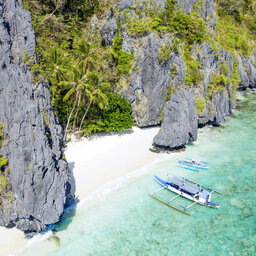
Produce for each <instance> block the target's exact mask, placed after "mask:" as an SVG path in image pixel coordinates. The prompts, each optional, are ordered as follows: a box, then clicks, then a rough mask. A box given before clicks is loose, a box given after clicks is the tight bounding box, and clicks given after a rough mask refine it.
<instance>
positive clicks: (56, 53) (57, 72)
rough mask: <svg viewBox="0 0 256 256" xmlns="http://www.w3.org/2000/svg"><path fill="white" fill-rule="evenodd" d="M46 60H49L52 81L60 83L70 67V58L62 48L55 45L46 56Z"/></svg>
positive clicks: (49, 74)
mask: <svg viewBox="0 0 256 256" xmlns="http://www.w3.org/2000/svg"><path fill="white" fill-rule="evenodd" d="M46 61H47V62H48V65H47V66H48V70H47V71H48V76H49V79H50V81H51V83H52V84H58V83H60V82H61V81H62V80H63V79H64V77H65V73H66V71H67V70H68V69H69V68H70V65H69V63H70V58H68V57H66V56H65V54H64V53H63V51H62V50H61V49H58V48H56V47H54V48H52V49H51V50H50V51H49V55H48V56H46Z"/></svg>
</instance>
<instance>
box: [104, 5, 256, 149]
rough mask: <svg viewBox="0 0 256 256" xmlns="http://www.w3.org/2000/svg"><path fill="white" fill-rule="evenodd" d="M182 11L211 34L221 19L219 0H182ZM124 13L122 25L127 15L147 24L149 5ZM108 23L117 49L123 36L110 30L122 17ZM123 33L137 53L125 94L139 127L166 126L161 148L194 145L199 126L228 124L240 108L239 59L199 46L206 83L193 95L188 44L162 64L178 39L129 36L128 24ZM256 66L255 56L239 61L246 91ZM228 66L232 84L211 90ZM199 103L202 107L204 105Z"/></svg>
mask: <svg viewBox="0 0 256 256" xmlns="http://www.w3.org/2000/svg"><path fill="white" fill-rule="evenodd" d="M150 2H151V4H152V3H153V4H155V5H156V6H157V7H158V8H164V6H165V0H154V1H150ZM138 3H139V5H138ZM146 3H149V1H146ZM179 6H180V7H181V9H182V11H183V12H184V13H187V14H190V13H192V12H193V11H196V12H197V13H198V14H199V15H200V16H201V18H202V19H203V20H204V21H205V22H206V25H207V29H208V30H209V31H212V30H213V29H214V25H215V24H216V22H217V16H216V12H215V7H214V1H213V0H203V1H198V0H192V1H191V0H177V5H176V7H177V8H178V7H179ZM117 8H118V7H117ZM138 8H139V10H138ZM118 9H119V11H120V12H121V13H120V15H119V19H120V22H121V23H122V22H123V23H124V24H125V22H126V20H125V16H127V15H128V16H129V15H130V17H136V18H138V17H139V16H140V17H142V19H143V18H144V17H146V14H145V9H146V7H145V1H136V0H122V1H121V2H120V3H119V8H118ZM138 13H139V15H138ZM103 24H104V25H103V26H102V31H104V33H103V32H102V33H101V34H102V37H103V40H104V42H105V43H107V44H109V45H110V46H111V44H112V41H113V39H114V38H115V36H117V31H116V30H115V33H113V31H112V30H111V29H110V27H111V26H112V27H114V28H116V27H117V17H116V15H115V14H114V13H112V12H111V15H110V14H109V15H108V17H107V19H105V20H104V21H103ZM113 24H115V26H113ZM128 27H129V26H128ZM106 28H108V29H106ZM108 30H109V31H110V32H109V33H108V32H107V31H108ZM120 34H121V36H122V40H123V41H122V49H123V51H125V52H127V53H131V52H132V51H134V66H133V69H132V70H131V71H130V78H129V83H128V86H124V88H123V94H124V96H125V97H126V98H127V99H128V100H129V101H130V102H131V104H132V108H133V117H134V120H135V122H136V124H137V125H138V126H140V127H147V126H152V125H161V131H160V132H159V134H158V135H157V136H156V137H155V139H154V144H155V145H156V146H159V147H164V148H166V147H168V148H169V149H174V148H177V147H180V146H183V145H185V144H186V143H188V142H189V141H193V140H196V138H197V128H195V127H198V126H203V125H206V124H207V123H209V122H213V121H214V122H223V121H225V120H226V118H227V117H228V116H229V115H230V113H231V110H232V108H233V107H235V102H234V100H233V99H234V95H233V94H234V88H233V87H234V86H233V84H232V82H231V80H232V79H231V77H232V75H233V74H234V72H235V68H234V61H233V57H232V55H231V54H230V53H229V52H227V51H225V50H224V49H214V48H213V47H211V46H210V45H209V44H207V43H205V42H204V43H202V44H201V45H199V44H194V46H193V47H192V50H191V56H192V58H193V60H194V61H197V62H198V64H199V71H198V73H199V74H200V77H201V78H200V79H201V81H200V82H199V83H198V84H196V85H193V86H192V87H191V88H190V89H191V90H189V92H188V90H187V88H188V87H189V86H190V85H187V84H186V76H187V75H188V67H187V64H186V59H185V57H184V45H180V47H179V48H178V49H175V50H174V48H175V47H172V50H171V53H170V54H169V56H167V58H166V59H165V60H161V59H159V54H160V52H161V49H162V48H163V47H165V46H166V45H168V44H170V45H172V44H174V38H173V37H171V36H168V35H163V34H161V35H159V34H158V33H156V32H154V31H153V32H152V31H151V32H145V33H143V34H140V35H132V34H129V33H128V31H127V26H126V25H124V26H121V29H120ZM109 38H110V39H109ZM109 42H111V43H109ZM255 61H256V59H255V56H251V57H250V59H245V58H244V57H238V60H237V62H238V71H239V75H240V77H241V84H240V88H241V89H245V88H247V87H248V86H249V87H255V86H256V70H255V68H256V62H255ZM222 65H225V66H226V69H227V71H226V74H225V77H226V78H227V79H228V81H229V82H228V84H227V85H226V86H225V88H222V89H219V90H217V91H215V90H213V89H212V88H213V87H212V85H211V84H212V83H213V81H212V77H213V76H218V75H220V74H221V72H222V71H221V69H222ZM168 95H169V96H168ZM170 95H171V97H170ZM189 97H191V99H190V100H189ZM199 104H201V106H198V105H199ZM195 105H197V110H198V111H197V112H198V114H197V115H195V113H194V110H195ZM200 108H201V109H200ZM188 109H190V110H189V111H188ZM180 127H184V129H181V128H180Z"/></svg>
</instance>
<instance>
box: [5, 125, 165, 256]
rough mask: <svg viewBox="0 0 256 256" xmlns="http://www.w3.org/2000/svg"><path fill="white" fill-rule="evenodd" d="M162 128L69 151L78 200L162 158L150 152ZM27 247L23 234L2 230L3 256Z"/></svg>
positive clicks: (86, 141) (76, 144)
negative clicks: (154, 139)
mask: <svg viewBox="0 0 256 256" xmlns="http://www.w3.org/2000/svg"><path fill="white" fill-rule="evenodd" d="M159 129H160V128H157V127H154V128H148V129H140V128H137V127H134V128H133V129H131V130H128V131H125V132H122V133H107V134H106V133H102V134H97V135H93V136H90V137H89V138H83V139H81V140H80V141H77V140H76V139H75V138H74V137H72V140H71V142H69V143H68V145H67V148H66V150H65V155H66V158H67V161H68V162H69V165H70V167H71V168H72V169H73V172H74V177H75V180H76V196H77V197H78V198H79V199H80V200H83V199H84V198H86V197H88V196H90V195H92V194H93V193H94V192H96V191H97V190H98V189H100V188H101V187H103V186H104V185H105V184H107V183H109V182H110V181H112V180H114V179H116V178H118V177H122V176H124V175H125V174H128V173H130V172H132V171H135V170H138V169H140V168H142V167H143V166H145V165H148V164H150V163H152V162H153V161H154V160H156V159H158V158H160V155H158V154H155V153H152V152H151V151H150V150H149V148H150V147H151V145H152V141H153V138H154V136H155V135H156V134H157V133H158V131H159ZM26 244H27V240H26V239H25V238H24V235H23V232H21V231H19V230H17V229H6V228H0V247H1V251H0V256H7V255H11V253H13V252H14V251H17V250H19V249H20V248H22V247H24V246H25V245H26Z"/></svg>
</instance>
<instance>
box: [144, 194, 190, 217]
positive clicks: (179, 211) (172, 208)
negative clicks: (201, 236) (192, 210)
mask: <svg viewBox="0 0 256 256" xmlns="http://www.w3.org/2000/svg"><path fill="white" fill-rule="evenodd" d="M148 195H149V196H151V197H152V198H154V199H155V200H157V201H158V202H160V203H162V204H164V205H166V206H169V207H170V208H172V209H174V210H176V211H179V212H182V213H184V214H186V215H188V216H190V214H189V213H187V212H184V211H182V210H180V209H178V208H175V207H173V206H171V205H169V204H167V203H165V202H163V201H161V200H160V199H159V198H157V197H154V196H152V195H151V194H148Z"/></svg>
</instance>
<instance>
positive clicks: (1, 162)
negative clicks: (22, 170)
mask: <svg viewBox="0 0 256 256" xmlns="http://www.w3.org/2000/svg"><path fill="white" fill-rule="evenodd" d="M7 163H8V160H7V159H6V158H5V157H3V156H1V155H0V169H2V168H3V167H4V166H5V165H7Z"/></svg>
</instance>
